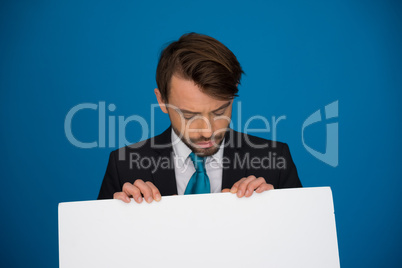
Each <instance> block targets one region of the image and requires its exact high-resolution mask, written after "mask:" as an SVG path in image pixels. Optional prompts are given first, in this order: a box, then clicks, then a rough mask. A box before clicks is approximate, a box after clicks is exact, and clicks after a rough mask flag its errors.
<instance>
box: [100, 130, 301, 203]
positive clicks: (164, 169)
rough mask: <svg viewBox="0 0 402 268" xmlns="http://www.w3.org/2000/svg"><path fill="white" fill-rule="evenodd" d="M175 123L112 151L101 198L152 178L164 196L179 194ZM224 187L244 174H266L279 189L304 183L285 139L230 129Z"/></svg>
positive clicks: (226, 149) (227, 137)
mask: <svg viewBox="0 0 402 268" xmlns="http://www.w3.org/2000/svg"><path fill="white" fill-rule="evenodd" d="M173 156H174V155H173V147H172V145H171V127H169V128H168V129H167V130H165V131H164V132H163V133H162V134H160V135H158V136H155V137H153V138H150V139H148V140H145V141H142V142H139V143H136V144H133V145H129V146H126V147H123V148H120V149H118V150H115V151H113V152H111V153H110V158H109V163H108V166H107V169H106V174H105V177H104V179H103V182H102V186H101V189H100V192H99V196H98V199H109V198H113V194H114V193H115V192H121V190H122V187H123V184H124V183H126V182H130V183H133V182H134V181H135V180H137V179H142V180H144V181H151V182H152V183H153V184H154V185H155V186H156V187H157V188H158V189H159V191H160V193H161V195H162V196H166V195H174V194H177V187H176V178H175V171H174V161H173ZM223 158H224V159H226V160H224V161H226V162H223V175H222V189H225V188H231V187H232V186H233V184H234V183H235V182H237V181H238V180H240V179H241V178H243V177H246V176H249V175H254V176H256V177H264V178H265V180H266V182H267V183H270V184H272V185H273V186H274V188H275V189H280V188H293V187H301V186H302V185H301V183H300V180H299V177H298V175H297V171H296V167H295V164H294V163H293V160H292V157H291V156H290V152H289V147H288V146H287V144H285V143H281V142H273V141H270V140H266V139H262V138H259V137H255V136H251V135H246V134H244V133H240V132H237V131H234V130H232V129H229V130H228V131H227V132H226V134H225V148H224V152H223Z"/></svg>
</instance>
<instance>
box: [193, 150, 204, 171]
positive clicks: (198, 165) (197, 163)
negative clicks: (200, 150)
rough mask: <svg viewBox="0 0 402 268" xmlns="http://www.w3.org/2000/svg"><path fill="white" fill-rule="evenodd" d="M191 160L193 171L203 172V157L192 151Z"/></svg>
mask: <svg viewBox="0 0 402 268" xmlns="http://www.w3.org/2000/svg"><path fill="white" fill-rule="evenodd" d="M190 158H191V161H193V164H194V167H195V172H197V173H205V157H202V156H198V155H196V154H195V153H194V152H191V154H190Z"/></svg>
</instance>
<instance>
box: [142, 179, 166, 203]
mask: <svg viewBox="0 0 402 268" xmlns="http://www.w3.org/2000/svg"><path fill="white" fill-rule="evenodd" d="M145 184H147V185H148V186H149V188H151V191H152V196H153V199H154V200H156V201H158V202H159V201H161V198H162V196H161V193H160V192H159V190H158V188H156V186H155V185H154V184H153V183H152V182H150V181H147V182H145Z"/></svg>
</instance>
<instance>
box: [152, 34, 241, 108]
mask: <svg viewBox="0 0 402 268" xmlns="http://www.w3.org/2000/svg"><path fill="white" fill-rule="evenodd" d="M242 73H244V72H243V70H242V68H241V66H240V64H239V62H238V61H237V58H236V56H235V55H234V54H233V53H232V51H230V50H229V49H228V48H227V47H226V46H225V45H223V44H222V43H221V42H219V41H218V40H216V39H214V38H212V37H210V36H207V35H202V34H197V33H188V34H184V35H183V36H181V37H180V39H179V40H177V41H175V42H172V43H170V44H169V45H168V46H167V47H166V48H165V49H164V50H163V51H162V53H161V55H160V58H159V63H158V67H157V69H156V83H157V85H158V88H159V91H160V92H161V95H162V99H163V100H164V101H165V102H167V101H168V97H169V91H170V81H171V79H172V76H173V75H177V76H179V77H181V78H184V79H188V80H192V81H194V83H195V84H196V85H198V86H199V87H200V88H201V90H202V91H203V92H204V93H206V94H208V95H210V96H213V97H216V98H218V99H233V98H234V97H237V96H238V95H237V92H238V91H239V90H238V88H237V85H238V84H240V79H241V75H242Z"/></svg>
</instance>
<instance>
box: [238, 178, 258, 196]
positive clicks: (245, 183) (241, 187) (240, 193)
mask: <svg viewBox="0 0 402 268" xmlns="http://www.w3.org/2000/svg"><path fill="white" fill-rule="evenodd" d="M255 179H257V178H256V177H255V176H254V175H251V176H248V177H247V178H246V179H245V180H244V181H242V182H241V183H240V185H239V188H238V190H237V197H243V196H244V193H245V192H246V190H247V186H248V184H249V183H250V182H252V181H254V180H255Z"/></svg>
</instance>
